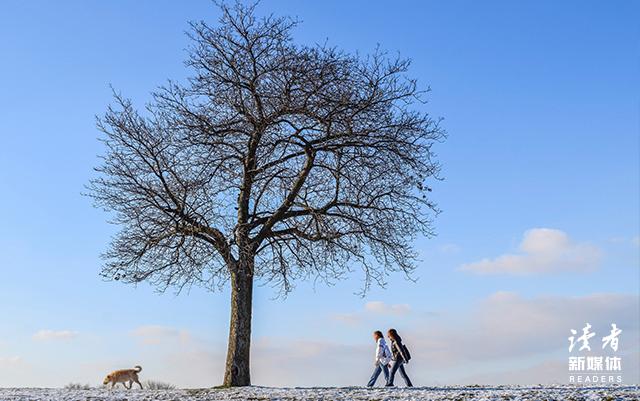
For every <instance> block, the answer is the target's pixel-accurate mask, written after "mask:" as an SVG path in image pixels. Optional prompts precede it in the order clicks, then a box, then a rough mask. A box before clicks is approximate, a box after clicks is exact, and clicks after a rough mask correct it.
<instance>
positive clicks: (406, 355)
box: [402, 344, 411, 362]
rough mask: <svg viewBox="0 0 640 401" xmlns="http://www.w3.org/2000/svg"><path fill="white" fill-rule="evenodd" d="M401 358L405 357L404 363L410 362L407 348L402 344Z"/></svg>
mask: <svg viewBox="0 0 640 401" xmlns="http://www.w3.org/2000/svg"><path fill="white" fill-rule="evenodd" d="M402 351H403V354H404V355H403V358H404V357H406V358H407V360H406V361H405V362H409V361H410V360H411V353H410V352H409V348H407V346H406V345H404V344H402Z"/></svg>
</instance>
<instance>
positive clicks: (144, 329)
mask: <svg viewBox="0 0 640 401" xmlns="http://www.w3.org/2000/svg"><path fill="white" fill-rule="evenodd" d="M130 334H131V335H132V336H134V337H137V338H138V339H139V340H140V341H141V342H142V344H147V345H157V344H163V343H166V342H170V341H176V340H177V341H180V342H188V341H190V339H191V336H190V334H189V332H188V331H187V330H181V329H176V328H173V327H166V326H157V325H148V326H140V327H137V328H135V329H134V330H132V331H131V333H130Z"/></svg>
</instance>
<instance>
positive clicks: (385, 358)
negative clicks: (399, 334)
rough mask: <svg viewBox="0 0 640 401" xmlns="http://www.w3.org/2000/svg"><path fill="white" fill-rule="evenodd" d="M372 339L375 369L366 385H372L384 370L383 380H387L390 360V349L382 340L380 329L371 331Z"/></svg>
mask: <svg viewBox="0 0 640 401" xmlns="http://www.w3.org/2000/svg"><path fill="white" fill-rule="evenodd" d="M373 339H374V340H375V342H376V358H375V360H374V362H373V366H375V369H374V371H373V374H372V375H371V379H370V380H369V383H367V387H373V386H374V385H375V384H376V380H378V376H380V372H384V379H385V382H386V381H388V380H389V367H388V365H389V362H391V351H389V347H387V342H386V341H385V340H384V336H383V335H382V332H381V331H374V332H373Z"/></svg>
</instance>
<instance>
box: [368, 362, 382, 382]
mask: <svg viewBox="0 0 640 401" xmlns="http://www.w3.org/2000/svg"><path fill="white" fill-rule="evenodd" d="M380 371H382V368H381V367H380V364H378V365H376V368H375V369H374V370H373V374H372V375H371V379H369V383H367V387H373V386H374V385H375V384H376V380H378V376H380Z"/></svg>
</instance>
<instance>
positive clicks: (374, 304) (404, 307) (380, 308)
mask: <svg viewBox="0 0 640 401" xmlns="http://www.w3.org/2000/svg"><path fill="white" fill-rule="evenodd" d="M364 309H365V310H366V311H367V312H373V313H376V314H380V315H391V316H398V315H400V316H401V315H406V314H407V313H409V312H410V311H411V307H410V306H409V304H396V305H389V304H386V303H384V302H382V301H371V302H367V303H366V304H365V305H364Z"/></svg>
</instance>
